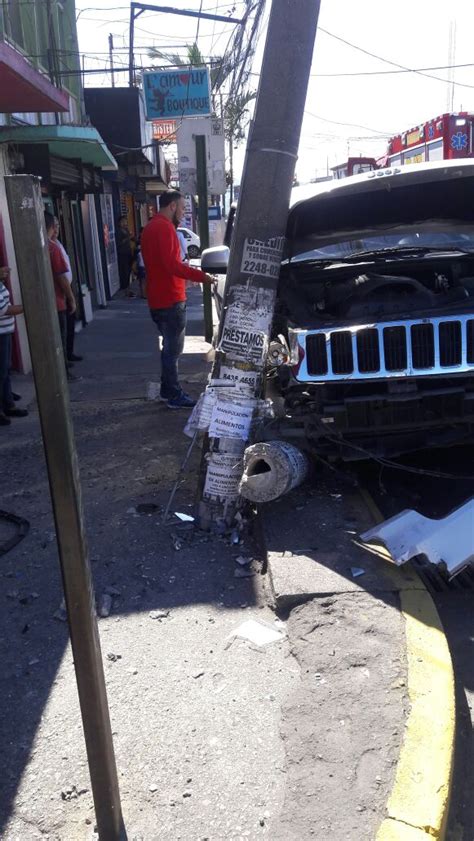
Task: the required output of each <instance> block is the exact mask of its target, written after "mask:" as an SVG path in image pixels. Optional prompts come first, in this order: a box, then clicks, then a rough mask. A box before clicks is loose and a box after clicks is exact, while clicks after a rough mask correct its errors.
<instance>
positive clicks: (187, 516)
mask: <svg viewBox="0 0 474 841" xmlns="http://www.w3.org/2000/svg"><path fill="white" fill-rule="evenodd" d="M174 516H175V517H177V518H178V520H181V522H182V523H194V517H191V515H190V514H181V512H180V511H175V512H174Z"/></svg>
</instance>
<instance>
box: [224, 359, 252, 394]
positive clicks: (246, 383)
mask: <svg viewBox="0 0 474 841" xmlns="http://www.w3.org/2000/svg"><path fill="white" fill-rule="evenodd" d="M220 377H221V379H222V380H224V381H228V382H229V384H232V385H234V387H235V389H236V390H237V391H243V392H245V391H252V392H254V391H255V389H256V388H257V381H258V378H259V374H258V372H257V371H244V370H242V368H234V367H233V366H231V365H221V370H220Z"/></svg>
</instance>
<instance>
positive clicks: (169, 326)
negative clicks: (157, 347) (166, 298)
mask: <svg viewBox="0 0 474 841" xmlns="http://www.w3.org/2000/svg"><path fill="white" fill-rule="evenodd" d="M150 314H151V317H152V319H153V321H154V322H155V324H156V326H157V328H158V332H159V333H160V335H161V336H162V337H163V343H162V348H161V396H162V397H164V398H165V399H166V400H173V399H174V398H175V397H179V395H180V394H181V391H182V389H181V386H180V384H179V380H178V360H179V357H180V356H181V354H182V352H183V349H184V337H185V333H186V302H185V301H181V302H180V303H179V304H174V305H173V306H172V307H168V308H167V309H163V310H150Z"/></svg>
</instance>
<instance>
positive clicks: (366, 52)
mask: <svg viewBox="0 0 474 841" xmlns="http://www.w3.org/2000/svg"><path fill="white" fill-rule="evenodd" d="M318 31H319V32H324V34H325V35H329V37H330V38H334V39H335V40H336V41H340V42H341V43H342V44H346V46H347V47H351V48H352V49H353V50H358V52H360V53H364V55H368V56H370V57H371V58H375V59H377V61H383V62H384V63H385V64H390V65H392V67H398V68H399V69H400V70H404V71H405V72H408V73H418V74H419V75H420V76H426V78H427V79H435V80H436V81H437V82H444V83H445V84H446V83H449V84H451V80H449V79H441V78H440V77H439V76H431V75H430V74H429V73H426V72H425V71H424V70H415V69H413V68H411V67H407V66H406V65H405V64H399V63H398V62H397V61H391V60H390V59H388V58H384V57H383V56H380V55H377V54H376V53H372V52H370V50H366V49H364V48H363V47H359V46H358V45H357V44H353V43H352V41H347V40H346V39H345V38H341V36H340V35H335V34H334V32H329V31H328V30H327V29H323V27H322V26H319V27H318ZM454 84H456V85H459V86H460V87H462V88H472V89H474V85H468V84H467V83H466V82H455V83H454Z"/></svg>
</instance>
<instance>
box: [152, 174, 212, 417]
mask: <svg viewBox="0 0 474 841" xmlns="http://www.w3.org/2000/svg"><path fill="white" fill-rule="evenodd" d="M184 213H185V204H184V196H182V195H181V193H179V192H178V191H177V190H167V191H166V193H162V194H161V196H160V211H159V213H157V214H156V216H154V217H153V218H152V219H151V220H150V222H148V224H147V225H146V226H145V228H144V229H143V231H142V235H141V251H142V256H143V262H144V264H145V271H146V292H147V298H148V306H149V307H150V314H151V317H152V319H153V321H154V322H155V324H156V326H157V328H158V332H159V333H160V334H161V336H162V338H163V345H162V350H161V399H162V400H165V401H166V402H167V404H168V406H169V408H170V409H188V408H192V407H193V406H194V405H195V401H194V400H192V398H191V397H189V396H188V395H187V394H185V392H184V391H183V390H182V388H181V386H180V384H179V379H178V360H179V357H180V356H181V354H182V352H183V348H184V339H185V333H186V280H193V281H195V282H196V283H214V278H213V277H212V276H211V275H208V274H206V273H205V272H202V271H201V270H200V269H194V268H193V267H192V266H189V265H188V264H187V263H183V261H182V257H181V250H180V247H179V240H178V236H177V234H176V228H177V227H178V225H179V224H180V223H181V221H182V219H183V218H184Z"/></svg>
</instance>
